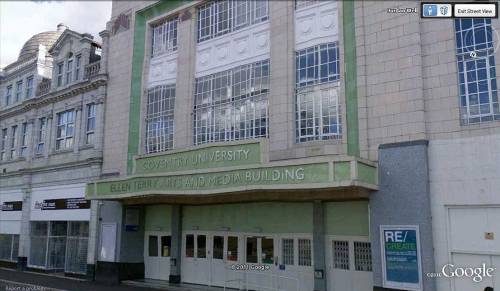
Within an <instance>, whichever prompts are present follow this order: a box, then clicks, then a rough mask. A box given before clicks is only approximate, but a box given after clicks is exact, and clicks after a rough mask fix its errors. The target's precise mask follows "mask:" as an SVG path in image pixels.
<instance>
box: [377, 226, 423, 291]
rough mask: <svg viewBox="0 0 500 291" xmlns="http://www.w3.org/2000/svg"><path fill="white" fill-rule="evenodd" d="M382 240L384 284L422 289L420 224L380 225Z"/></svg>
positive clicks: (385, 285) (390, 286)
mask: <svg viewBox="0 0 500 291" xmlns="http://www.w3.org/2000/svg"><path fill="white" fill-rule="evenodd" d="M380 240H381V246H382V275H383V286H384V287H385V288H397V289H404V290H422V266H421V254H420V236H419V228H418V226H417V225H411V226H399V225H395V226H392V225H384V226H380Z"/></svg>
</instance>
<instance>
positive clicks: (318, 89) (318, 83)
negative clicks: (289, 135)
mask: <svg viewBox="0 0 500 291" xmlns="http://www.w3.org/2000/svg"><path fill="white" fill-rule="evenodd" d="M339 78H340V68H339V48H338V43H337V42H332V43H327V44H321V45H317V46H313V47H309V48H306V49H303V50H299V51H297V52H296V83H295V84H296V85H295V86H296V128H297V131H296V141H297V142H306V141H311V140H326V139H340V138H341V137H342V128H341V115H340V104H339V96H338V92H339Z"/></svg>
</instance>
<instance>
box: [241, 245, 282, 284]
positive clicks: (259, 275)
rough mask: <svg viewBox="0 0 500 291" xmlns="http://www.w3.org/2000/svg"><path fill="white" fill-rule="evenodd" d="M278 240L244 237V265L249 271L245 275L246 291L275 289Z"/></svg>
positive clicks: (276, 282)
mask: <svg viewBox="0 0 500 291" xmlns="http://www.w3.org/2000/svg"><path fill="white" fill-rule="evenodd" d="M277 245H278V240H277V239H276V238H273V237H271V236H245V263H246V264H247V265H249V267H250V270H249V271H248V272H247V274H246V280H247V282H248V286H247V287H248V289H254V290H261V289H262V290H266V289H273V288H274V289H276V288H277V286H278V281H279V280H278V278H277V274H276V266H277V264H278V262H277V259H278V258H277V252H276V246H277Z"/></svg>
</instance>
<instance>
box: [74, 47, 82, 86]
mask: <svg viewBox="0 0 500 291" xmlns="http://www.w3.org/2000/svg"><path fill="white" fill-rule="evenodd" d="M81 66H82V55H81V54H79V55H77V56H76V57H75V81H79V80H80V69H81Z"/></svg>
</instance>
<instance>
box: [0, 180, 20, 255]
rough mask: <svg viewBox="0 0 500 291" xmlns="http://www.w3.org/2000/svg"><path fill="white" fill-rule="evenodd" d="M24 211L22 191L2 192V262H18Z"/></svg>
mask: <svg viewBox="0 0 500 291" xmlns="http://www.w3.org/2000/svg"><path fill="white" fill-rule="evenodd" d="M22 210H23V194H22V192H21V191H16V190H14V191H5V192H0V261H4V262H8V263H15V262H17V257H18V251H19V234H20V232H21V217H22Z"/></svg>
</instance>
